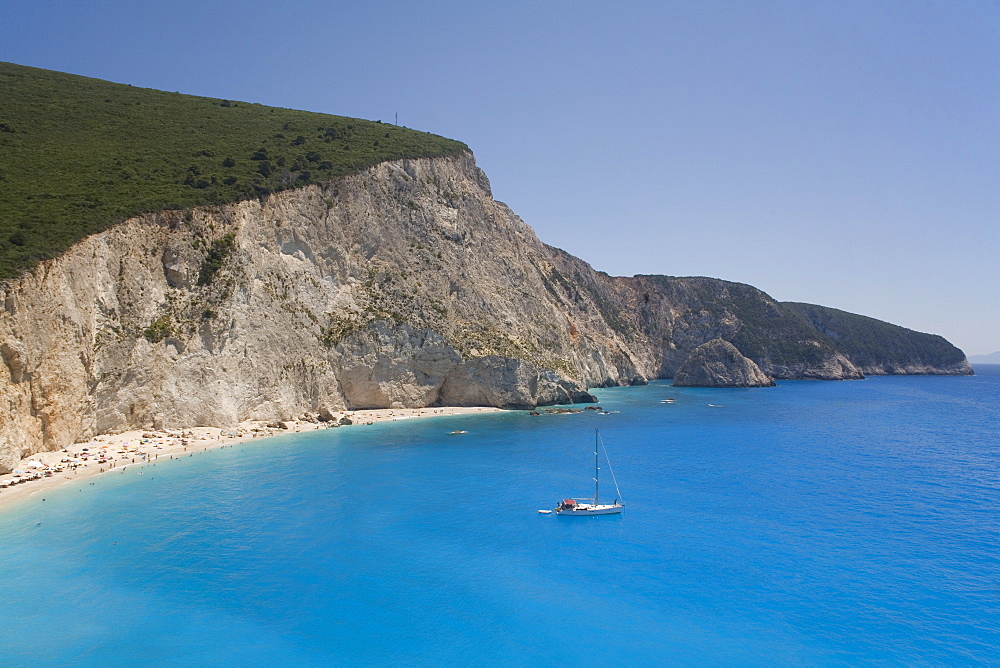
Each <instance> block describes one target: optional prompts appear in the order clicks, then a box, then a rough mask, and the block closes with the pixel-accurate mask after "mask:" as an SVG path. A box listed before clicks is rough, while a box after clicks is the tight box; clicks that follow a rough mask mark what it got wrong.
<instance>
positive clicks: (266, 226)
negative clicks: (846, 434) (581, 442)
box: [0, 154, 969, 470]
mask: <svg viewBox="0 0 1000 668" xmlns="http://www.w3.org/2000/svg"><path fill="white" fill-rule="evenodd" d="M0 301H2V303H3V310H2V311H0V359H2V362H3V368H2V369H0V371H3V372H4V373H3V374H2V375H0V397H2V399H3V402H2V404H0V470H6V468H9V466H10V465H11V464H12V463H13V462H15V461H17V460H18V459H19V458H20V457H22V456H24V455H26V454H29V453H32V452H36V451H39V450H42V449H53V448H60V447H63V446H65V445H68V444H70V443H72V442H74V441H79V440H81V439H86V438H88V437H89V436H91V435H93V434H97V433H103V432H114V431H119V430H124V429H128V428H152V427H157V428H159V427H179V426H189V425H199V424H203V425H207V424H214V425H220V424H221V425H226V424H232V423H235V422H237V421H240V420H244V419H267V420H280V419H286V418H290V417H297V416H299V415H302V414H303V413H316V414H320V415H330V414H332V413H333V412H334V411H336V410H338V409H342V408H375V407H393V406H411V407H417V406H430V405H446V404H459V405H470V404H488V405H495V406H509V407H531V406H535V405H539V404H548V403H561V402H568V401H585V400H590V399H591V397H590V395H589V394H588V393H587V392H586V390H587V388H588V387H594V386H602V385H619V384H634V383H644V382H646V381H647V380H649V379H655V378H671V377H673V375H674V373H675V372H676V370H677V368H678V367H679V366H680V364H681V362H683V361H684V360H685V359H686V358H687V357H688V355H689V354H690V353H691V351H693V350H694V349H695V348H697V347H698V346H700V345H702V344H704V343H705V342H707V341H711V340H712V339H716V338H721V339H725V340H726V341H730V342H732V343H733V344H734V345H735V346H736V347H737V348H738V349H739V350H740V351H741V352H742V353H743V354H744V355H746V357H748V358H749V359H751V360H753V362H754V363H755V364H756V365H757V366H759V367H760V369H761V370H762V371H763V372H764V373H766V374H768V375H769V376H771V377H774V378H779V379H782V378H824V379H840V378H860V377H862V373H861V369H859V364H860V366H861V368H864V369H880V370H883V371H889V370H892V371H893V372H908V371H909V370H919V371H920V372H943V373H965V372H968V370H969V369H968V364H967V363H966V362H965V358H964V356H963V355H962V353H961V351H959V350H958V349H956V348H954V347H953V346H950V344H947V342H944V340H943V339H940V337H930V336H929V335H923V334H918V333H915V332H910V334H911V335H912V336H909V338H907V341H909V343H908V344H907V346H909V347H907V346H903V347H894V341H895V340H888V341H886V340H879V341H873V342H869V345H867V347H865V346H860V344H858V342H857V341H855V342H854V344H852V346H848V348H840V347H838V345H839V344H838V342H839V341H845V340H852V337H854V338H857V337H858V336H860V334H859V332H862V331H863V328H854V329H851V330H850V332H848V331H847V329H850V328H849V327H848V328H847V329H845V327H846V325H845V323H850V322H851V318H857V317H858V316H851V315H850V314H842V312H837V313H838V314H841V315H838V316H837V322H836V323H830V322H829V321H828V320H824V319H823V317H822V314H816V313H811V312H808V311H807V310H805V308H804V306H805V305H794V306H789V305H785V304H780V303H778V302H776V301H774V300H773V299H771V298H770V297H769V296H767V295H766V294H764V293H763V292H761V291H759V290H756V289H755V288H752V287H750V286H747V285H741V284H737V283H730V282H726V281H720V280H716V279H710V278H673V277H665V276H636V277H632V278H614V277H610V276H608V275H606V274H603V273H601V272H596V271H594V270H593V269H592V268H591V267H590V266H589V265H588V264H586V263H585V262H583V261H581V260H579V259H577V258H575V257H572V256H570V255H568V254H567V253H564V252H563V251H560V250H558V249H556V248H552V247H550V246H546V245H545V244H543V243H541V242H540V241H539V240H538V239H537V237H536V236H535V234H534V232H533V231H532V230H531V228H529V227H528V226H527V225H525V224H524V223H523V222H522V221H521V220H520V219H519V218H518V217H517V216H515V215H514V214H513V213H512V212H511V211H510V209H508V208H507V207H506V206H505V205H503V204H502V203H500V202H496V201H494V200H493V199H492V197H491V194H490V188H489V183H488V181H487V179H486V177H485V175H484V174H483V173H482V172H481V171H480V170H479V169H478V168H476V166H475V163H474V160H473V158H472V156H471V154H464V155H462V156H459V157H452V158H434V159H430V158H428V159H420V160H401V161H396V162H386V163H382V164H379V165H377V166H375V167H372V168H370V169H368V170H366V171H364V172H362V173H359V174H356V175H353V176H347V177H343V178H339V179H336V180H334V181H331V182H329V183H327V184H326V185H324V186H322V187H321V186H315V185H312V186H308V187H305V188H302V189H299V190H291V191H285V192H281V193H277V194H273V195H270V196H268V197H266V198H264V199H262V200H260V201H258V200H251V201H245V202H240V203H237V204H232V205H225V206H211V207H202V208H198V209H195V210H190V211H164V212H160V213H153V214H148V215H144V216H140V217H137V218H133V219H130V220H127V221H125V222H124V223H122V224H120V225H117V226H115V227H113V228H111V229H109V230H107V231H105V232H101V233H99V234H95V235H93V236H91V237H88V238H86V239H85V240H83V241H82V242H80V243H78V244H76V245H75V246H74V247H73V248H72V249H71V250H69V251H68V252H66V253H64V254H63V255H62V256H60V257H58V258H56V259H53V260H48V261H45V262H43V263H41V264H40V265H39V266H38V267H37V268H35V269H34V270H32V271H30V272H28V273H27V274H25V275H23V276H22V277H21V278H19V279H17V280H11V281H8V282H6V283H4V284H2V287H0ZM816 308H821V307H816ZM827 315H829V314H827ZM875 322H877V321H875ZM883 324H884V323H883ZM838 327H839V329H838ZM897 329H899V330H902V328H897ZM902 331H905V332H909V330H902ZM890 334H891V332H890ZM897 334H898V332H897ZM837 336H840V338H839V339H838V338H837ZM893 336H896V335H893ZM897 339H898V336H897ZM932 339H933V342H934V346H932V347H933V348H934V353H933V355H926V356H921V355H922V353H921V352H920V351H922V350H924V349H923V348H921V346H920V344H921V341H923V342H925V343H926V342H927V341H930V340H932ZM939 339H940V341H938V340H939ZM941 342H943V344H942V343H941ZM910 344H913V345H910ZM913 346H916V347H913ZM880 351H881V352H880ZM915 351H916V352H915ZM855 354H857V355H859V356H860V357H858V358H857V361H855V358H854V357H853V355H855Z"/></svg>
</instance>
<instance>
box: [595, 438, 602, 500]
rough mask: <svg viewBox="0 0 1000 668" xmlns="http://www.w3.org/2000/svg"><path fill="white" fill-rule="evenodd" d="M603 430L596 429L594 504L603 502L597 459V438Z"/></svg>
mask: <svg viewBox="0 0 1000 668" xmlns="http://www.w3.org/2000/svg"><path fill="white" fill-rule="evenodd" d="M600 435H601V432H600V431H598V430H597V429H595V430H594V505H595V506H596V505H598V504H599V503H600V502H601V499H600V484H601V483H600V482H599V478H600V474H598V470H599V468H598V463H599V461H598V459H597V439H598V438H600Z"/></svg>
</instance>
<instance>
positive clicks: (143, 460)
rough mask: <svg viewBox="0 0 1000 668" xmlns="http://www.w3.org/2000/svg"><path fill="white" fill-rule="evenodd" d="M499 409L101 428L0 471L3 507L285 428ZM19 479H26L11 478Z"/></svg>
mask: <svg viewBox="0 0 1000 668" xmlns="http://www.w3.org/2000/svg"><path fill="white" fill-rule="evenodd" d="M496 412H501V409H499V408H493V407H488V406H473V407H459V406H455V407H435V408H375V409H369V410H356V411H341V412H339V413H338V414H337V416H336V418H337V419H336V420H334V421H330V422H311V421H306V420H280V421H268V420H245V421H243V422H241V423H239V424H238V425H236V426H232V427H187V428H183V429H162V430H154V429H133V430H130V431H124V432H120V433H117V434H100V435H98V436H94V437H93V438H91V439H90V440H89V441H87V442H81V443H74V444H72V445H70V446H68V447H66V448H63V449H62V450H47V451H44V452H36V453H35V454H33V455H29V456H27V457H25V458H24V459H22V460H21V461H20V463H18V464H17V466H15V467H14V471H13V472H11V473H4V474H2V475H0V511H2V510H4V509H5V508H7V507H10V506H11V505H12V504H13V503H15V502H18V501H23V500H25V499H28V498H30V497H32V496H35V495H37V494H38V493H39V492H44V491H46V490H52V489H55V488H58V487H62V486H64V485H67V484H69V483H75V482H79V481H82V480H84V479H87V478H92V477H94V476H97V475H102V474H105V473H110V472H111V471H115V470H118V469H126V468H128V467H129V466H136V467H142V466H145V465H147V464H150V463H152V462H154V461H156V460H157V459H159V458H161V457H164V456H166V457H167V458H168V459H173V458H174V457H176V456H183V455H190V454H194V453H195V452H202V451H205V450H211V449H214V448H221V447H225V446H227V445H236V444H237V443H244V442H246V441H252V440H254V439H258V438H260V439H264V438H270V437H272V436H280V435H282V434H297V433H301V432H306V431H319V430H324V429H332V428H336V429H343V428H346V427H352V426H359V425H371V424H375V423H376V422H397V421H399V420H408V419H416V418H428V417H442V416H453V415H470V414H476V413H496ZM343 418H347V419H348V420H350V423H347V424H340V425H339V426H338V422H339V420H341V419H343ZM15 472H19V474H18V473H15ZM15 480H22V481H23V482H18V483H16V484H11V483H12V481H15ZM43 500H44V497H43Z"/></svg>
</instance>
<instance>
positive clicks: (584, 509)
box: [554, 429, 625, 515]
mask: <svg viewBox="0 0 1000 668" xmlns="http://www.w3.org/2000/svg"><path fill="white" fill-rule="evenodd" d="M601 450H603V451H604V459H605V460H606V461H607V462H608V471H609V472H610V473H611V479H612V480H613V481H614V483H615V491H616V492H618V496H616V497H615V500H614V501H613V502H612V503H601V482H600V472H601V467H600V451H601ZM621 496H622V493H621V491H620V490H619V489H618V480H616V479H615V472H614V469H612V468H611V459H610V458H609V457H608V451H607V449H606V448H605V447H604V442H603V441H602V440H601V432H600V430H598V429H595V430H594V498H592V499H585V498H577V499H563V500H562V501H561V502H560V503H559V505H558V506H556V507H555V509H554V510H555V513H556V514H557V515H619V514H621V512H622V509H623V508H624V507H625V504H624V503H623V502H622V501H621ZM584 501H591V502H592V503H582V502H584Z"/></svg>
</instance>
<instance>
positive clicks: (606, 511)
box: [556, 503, 624, 515]
mask: <svg viewBox="0 0 1000 668" xmlns="http://www.w3.org/2000/svg"><path fill="white" fill-rule="evenodd" d="M623 507H624V506H622V505H621V504H618V503H615V504H608V505H599V506H589V505H587V504H585V503H580V504H577V506H576V507H574V508H556V513H557V514H559V515H620V514H621V512H622V508H623Z"/></svg>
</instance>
